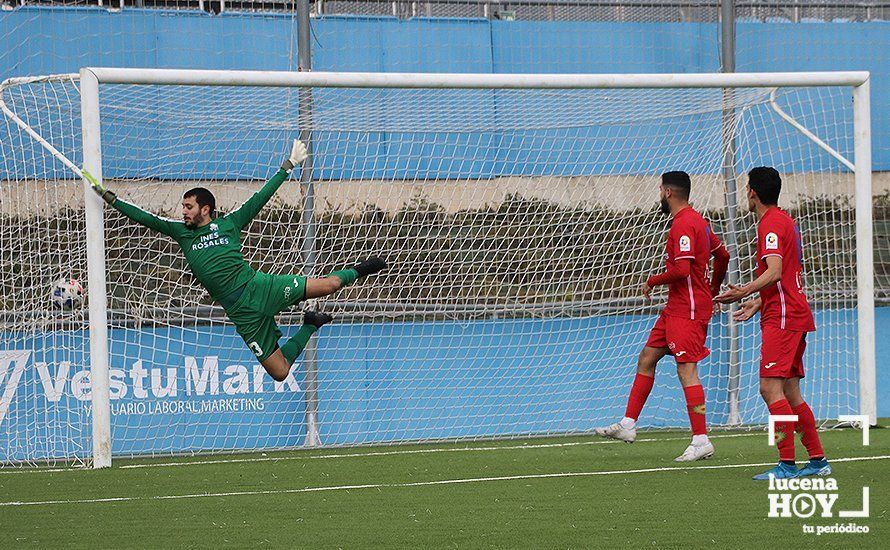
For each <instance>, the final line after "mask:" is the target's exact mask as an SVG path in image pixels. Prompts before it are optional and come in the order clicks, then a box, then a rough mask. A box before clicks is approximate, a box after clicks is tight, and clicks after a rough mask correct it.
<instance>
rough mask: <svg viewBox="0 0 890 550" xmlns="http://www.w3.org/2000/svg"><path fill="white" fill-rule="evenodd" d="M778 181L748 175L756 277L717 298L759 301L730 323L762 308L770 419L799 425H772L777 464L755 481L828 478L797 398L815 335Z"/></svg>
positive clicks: (807, 413)
mask: <svg viewBox="0 0 890 550" xmlns="http://www.w3.org/2000/svg"><path fill="white" fill-rule="evenodd" d="M781 190H782V179H781V178H780V177H779V173H778V172H777V171H776V169H775V168H769V167H765V166H761V167H758V168H754V169H753V170H751V171H750V172H749V173H748V208H750V209H751V211H752V212H756V213H757V218H758V219H759V220H760V222H759V223H758V224H757V278H756V279H754V281H753V282H751V283H748V284H747V285H744V286H734V285H730V288H729V290H727V291H726V292H724V293H723V294H721V295H720V296H718V297H717V298H715V300H716V301H717V302H720V303H724V304H730V303H733V302H738V301H739V300H742V299H744V298H746V297H748V296H750V295H751V294H754V293H755V292H759V293H760V297H759V298H756V299H754V300H750V301H748V302H745V303H743V304H742V305H741V307H740V308H739V310H738V311H737V312H736V313H735V319H736V320H738V321H746V320H748V319H750V318H751V317H753V316H754V314H755V313H757V311H758V310H759V311H760V329H761V335H762V343H761V348H760V395H761V396H763V400H764V401H766V405H767V407H768V408H769V413H770V414H771V415H797V422H796V423H794V422H777V423H776V446H777V447H778V448H779V460H780V462H779V464H778V465H777V466H776V467H775V468H772V469H771V470H769V471H767V472H764V473H762V474H758V475H756V476H754V479H761V480H764V479H769V478H770V476H774V477H777V478H788V477H799V476H808V475H828V474H830V473H831V466H829V465H828V461H827V460H825V453H824V452H823V451H822V443H821V442H820V441H819V434H818V432H817V431H816V420H815V418H814V416H813V411H812V410H810V407H809V405H807V403H806V401H804V399H803V396H801V394H800V379H801V378H803V377H804V370H803V354H804V350H805V349H806V347H807V333H808V332H813V331H815V330H816V324H815V322H814V321H813V312H812V311H811V310H810V305H809V304H808V303H807V297H806V294H804V290H803V279H802V276H801V272H802V271H803V247H802V244H801V238H800V230H799V229H798V228H797V224H795V223H794V220H793V219H792V218H791V216H789V215H788V214H787V213H785V211H783V210H782V209H781V208H779V207H778V203H779V193H780V192H781ZM795 428H796V429H797V431H798V432H800V433H801V439H802V441H803V444H804V446H805V447H806V448H807V452H808V453H809V455H810V461H809V462H808V463H807V465H806V466H805V467H804V468H802V469H801V470H798V469H797V466H796V465H795V463H794V431H795Z"/></svg>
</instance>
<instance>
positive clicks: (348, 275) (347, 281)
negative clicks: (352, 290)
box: [328, 267, 358, 286]
mask: <svg viewBox="0 0 890 550" xmlns="http://www.w3.org/2000/svg"><path fill="white" fill-rule="evenodd" d="M328 277H336V278H338V279H340V282H341V283H343V286H346V285H351V284H352V283H354V282H355V280H356V279H358V271H356V270H355V269H354V268H352V267H350V268H349V269H341V270H340V271H335V272H333V273H331V274H330V275H328Z"/></svg>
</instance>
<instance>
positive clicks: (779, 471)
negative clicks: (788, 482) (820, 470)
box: [754, 462, 798, 481]
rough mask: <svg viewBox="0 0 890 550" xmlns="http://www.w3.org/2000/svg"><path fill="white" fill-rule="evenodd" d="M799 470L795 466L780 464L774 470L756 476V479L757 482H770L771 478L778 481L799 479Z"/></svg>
mask: <svg viewBox="0 0 890 550" xmlns="http://www.w3.org/2000/svg"><path fill="white" fill-rule="evenodd" d="M797 474H798V470H797V466H795V465H794V464H785V463H784V462H779V463H778V464H777V465H776V466H775V467H774V468H772V469H770V470H767V471H765V472H763V473H762V474H757V475H756V476H754V479H756V480H757V481H768V480H769V478H770V477H774V478H776V479H789V478H792V477H797Z"/></svg>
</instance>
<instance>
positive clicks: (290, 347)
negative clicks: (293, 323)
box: [281, 325, 318, 365]
mask: <svg viewBox="0 0 890 550" xmlns="http://www.w3.org/2000/svg"><path fill="white" fill-rule="evenodd" d="M316 330H318V327H316V326H315V325H303V326H301V327H300V330H298V331H297V333H296V334H295V335H294V336H293V337H292V338H291V339H290V340H288V341H287V342H285V343H284V345H283V346H281V353H283V354H284V358H285V359H287V362H288V363H290V364H291V365H293V364H294V361H296V359H297V357H299V356H300V354H301V353H303V348H305V347H306V344H307V343H309V338H310V337H311V336H312V335H313V334H314V333H315V331H316Z"/></svg>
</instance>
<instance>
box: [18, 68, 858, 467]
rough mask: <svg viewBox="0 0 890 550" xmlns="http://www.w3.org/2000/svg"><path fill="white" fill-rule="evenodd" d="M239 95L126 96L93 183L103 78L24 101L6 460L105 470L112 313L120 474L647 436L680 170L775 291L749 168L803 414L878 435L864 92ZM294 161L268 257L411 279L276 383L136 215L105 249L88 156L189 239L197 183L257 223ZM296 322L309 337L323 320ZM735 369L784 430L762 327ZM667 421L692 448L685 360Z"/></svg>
mask: <svg viewBox="0 0 890 550" xmlns="http://www.w3.org/2000/svg"><path fill="white" fill-rule="evenodd" d="M147 73H152V74H154V71H147ZM159 73H161V74H163V72H159ZM178 73H188V71H179V72H178ZM216 74H218V79H217V80H215V81H213V82H212V84H213V85H174V84H113V83H103V82H101V78H100V84H99V110H98V115H99V116H98V123H99V127H100V128H101V157H97V158H92V159H89V158H88V159H84V157H83V151H84V149H86V150H90V146H89V144H88V146H87V147H86V148H85V147H84V144H83V142H82V121H81V94H80V87H81V85H82V84H83V83H81V82H79V80H78V77H77V75H69V76H64V77H53V78H45V79H40V80H34V79H32V80H27V81H13V82H7V83H6V84H5V85H4V88H3V90H2V100H3V103H4V106H5V107H4V112H5V113H6V117H5V122H4V124H5V127H4V128H3V130H4V138H3V142H2V162H3V164H2V167H0V169H2V170H3V172H4V174H3V177H2V181H0V186H2V188H0V288H2V298H0V300H2V302H0V304H2V312H0V315H2V317H0V319H2V323H3V324H2V327H0V332H2V335H3V338H2V345H0V388H2V389H0V398H2V401H0V462H3V463H30V462H38V461H54V460H66V461H71V460H75V461H86V462H88V461H89V460H90V457H91V456H92V454H93V452H94V449H93V443H92V437H93V432H92V422H93V420H92V418H93V412H94V411H93V409H92V408H93V405H94V402H95V401H94V399H93V392H92V384H91V376H90V367H91V365H94V364H95V361H96V359H95V350H94V351H93V358H92V359H91V351H90V333H89V330H88V329H89V328H90V324H89V321H90V315H89V311H88V306H89V307H92V308H94V310H95V311H101V310H102V309H103V308H101V307H96V306H97V305H100V304H101V305H104V306H105V307H104V309H105V312H103V313H104V314H105V315H107V350H108V359H107V368H108V380H109V396H110V400H109V402H108V403H107V404H105V405H102V404H100V405H99V406H101V407H106V406H107V407H108V411H109V412H110V418H111V428H110V429H111V434H110V435H111V442H112V447H111V448H112V452H113V454H114V455H115V456H128V455H153V456H156V455H166V454H177V453H192V452H230V451H244V450H257V449H281V448H291V447H298V446H302V445H304V444H305V443H307V442H308V443H309V444H319V443H320V444H322V445H359V444H374V443H393V442H407V441H433V440H450V439H477V438H493V437H518V436H530V435H557V434H572V433H587V432H590V431H591V430H592V429H593V428H594V427H595V426H598V425H602V424H605V423H609V422H612V421H614V420H615V419H616V418H620V417H621V415H622V413H623V410H624V405H625V403H626V398H627V393H628V390H629V387H630V383H631V381H632V379H633V376H634V373H635V368H636V358H637V355H638V353H639V351H640V349H641V347H642V346H643V345H644V344H645V342H646V338H647V335H648V331H649V329H650V328H651V326H652V324H653V322H654V319H655V316H656V315H657V313H658V310H659V309H660V307H662V306H663V304H664V298H665V294H664V292H663V289H659V291H658V292H657V294H656V296H655V299H654V301H653V302H647V301H646V300H644V299H643V298H642V297H641V295H640V284H641V282H642V281H643V280H644V279H645V278H646V277H647V276H648V275H651V274H653V273H655V272H658V271H659V270H662V269H663V257H664V241H665V237H666V234H667V230H668V227H669V223H670V220H669V218H668V217H667V216H664V215H662V214H660V213H659V212H658V209H657V201H658V184H659V177H658V176H659V175H660V174H661V173H662V172H665V171H668V170H685V171H687V172H688V173H690V174H691V175H692V182H693V184H692V185H693V187H692V197H691V201H692V203H693V205H694V206H695V207H696V208H697V209H698V210H699V211H700V212H702V213H703V214H705V215H706V217H707V218H708V219H709V220H710V221H711V224H712V227H713V228H714V230H715V231H716V232H717V234H718V235H719V236H720V237H721V238H722V239H723V240H724V242H726V243H728V244H729V246H730V250H731V253H732V254H733V257H734V258H735V259H737V263H734V264H732V268H733V269H732V270H731V273H730V277H733V280H735V281H738V280H741V281H749V280H751V279H752V276H753V270H754V254H755V230H756V219H755V217H754V216H753V214H751V213H749V212H748V210H747V201H746V198H745V192H744V190H745V177H744V173H745V172H746V171H747V170H749V169H750V168H752V167H754V166H759V165H771V166H775V167H776V168H777V169H778V170H779V172H780V173H781V174H782V177H783V191H782V196H781V205H782V206H783V207H784V208H785V209H787V210H788V211H789V212H790V213H791V214H792V215H793V216H794V217H795V218H796V220H797V222H798V224H799V225H800V229H801V233H802V237H803V243H804V272H805V280H804V284H805V287H806V288H807V290H808V295H809V298H810V302H811V304H812V305H813V307H814V310H815V315H816V322H817V326H818V331H817V332H816V333H815V334H813V335H811V336H810V337H809V339H808V347H807V354H806V358H805V362H806V365H807V378H806V379H805V381H804V393H805V395H807V397H808V400H809V401H810V403H811V405H812V407H813V409H814V411H815V413H816V415H817V417H819V418H820V419H823V420H830V419H834V418H836V417H837V416H838V415H839V414H856V413H859V412H860V410H863V409H865V410H867V403H863V402H862V400H861V388H860V382H861V381H863V378H862V375H861V374H860V372H861V371H860V363H861V362H862V361H860V359H862V358H861V357H860V337H861V331H863V330H865V331H868V330H873V328H871V329H869V327H867V326H866V327H862V326H861V325H860V324H859V320H861V319H862V318H861V317H858V316H859V315H860V314H861V309H862V308H861V307H859V306H860V305H861V304H862V302H861V300H862V299H863V298H862V296H863V294H862V293H863V285H862V281H859V282H857V273H861V270H863V269H866V268H867V267H869V266H870V263H869V266H863V265H862V262H860V264H859V266H858V269H859V270H860V271H859V272H857V225H856V218H857V213H856V196H857V193H856V181H855V180H856V178H855V177H854V171H853V169H852V167H853V164H852V163H853V159H854V148H855V145H856V144H855V139H854V138H855V135H854V109H853V107H852V103H851V101H850V98H851V87H850V86H849V85H839V84H837V82H840V81H839V80H837V81H831V80H827V81H825V82H823V84H833V85H810V86H808V87H794V86H785V87H783V86H781V85H779V84H776V85H770V84H769V82H770V81H769V79H767V78H765V79H763V81H762V82H761V85H760V87H730V85H728V84H722V85H721V84H720V82H719V81H717V80H714V81H712V82H713V83H712V84H711V87H688V88H668V89H663V88H659V87H657V86H658V85H657V84H650V85H651V86H653V87H643V88H639V87H637V88H622V87H605V86H603V85H602V84H601V85H598V86H590V87H575V88H574V89H566V86H563V88H560V87H559V86H556V85H552V83H551V85H549V87H545V88H543V89H542V88H540V87H539V88H531V87H530V88H522V87H521V82H524V81H522V80H521V78H520V77H514V78H515V79H516V82H511V81H510V80H509V79H510V78H511V77H509V76H507V75H503V82H506V83H507V84H508V85H509V87H505V86H504V85H503V84H502V85H500V86H497V85H490V86H486V85H475V86H474V87H463V88H461V87H450V88H449V87H447V86H446V87H440V88H437V89H433V88H429V87H427V88H417V87H415V86H416V83H411V82H410V78H411V76H405V75H402V79H401V81H400V82H402V83H403V85H405V84H404V83H406V82H407V83H408V84H407V85H408V86H412V87H409V88H399V87H392V86H393V84H392V82H391V81H390V83H389V84H385V77H386V75H382V76H381V75H378V77H379V78H378V77H375V78H376V80H374V83H373V84H368V83H367V81H361V79H360V78H358V77H354V78H353V77H350V76H349V75H334V76H335V77H336V76H338V77H340V78H341V79H347V80H346V84H344V81H343V80H340V81H337V82H336V84H337V85H336V86H335V87H332V86H327V85H325V82H324V75H322V74H319V73H316V74H315V75H302V76H301V75H298V74H297V75H294V74H290V75H289V76H288V75H285V76H280V75H279V77H278V78H281V79H287V78H293V79H294V80H293V82H291V83H290V84H288V85H285V84H286V83H282V81H276V83H277V84H278V85H277V86H268V85H262V86H259V85H229V84H234V83H236V82H244V81H243V80H241V81H238V80H235V79H234V78H231V77H230V76H228V75H229V73H225V72H219V73H216ZM477 76H478V75H477ZM662 76H663V78H665V79H670V78H672V77H676V76H677V75H662ZM710 76H716V75H710ZM299 78H313V79H314V80H312V81H311V82H309V81H298V80H296V79H299ZM349 78H353V81H348V79H349ZM418 78H422V77H418ZM456 78H457V79H458V80H461V79H463V81H466V80H472V78H473V77H472V76H469V75H463V76H461V75H457V76H456ZM548 78H549V77H547V76H544V77H539V78H538V82H546V81H547V80H548ZM552 78H554V79H557V78H559V77H552ZM563 78H565V77H563ZM631 78H632V75H631ZM154 81H155V82H158V80H154ZM178 82H181V81H178ZM205 82H206V80H205ZM349 82H352V84H351V85H350V84H349ZM517 82H520V84H517ZM604 82H605V80H604ZM777 82H781V81H780V80H777ZM814 82H816V83H817V84H818V82H817V81H814ZM380 83H384V86H387V85H388V86H390V87H381V86H380V85H379V84H380ZM301 84H302V85H304V86H308V85H310V84H311V87H304V88H300V87H299V86H300V85H301ZM375 84H376V87H375ZM721 86H722V87H721ZM780 113H781V114H780ZM782 115H784V118H783V116H782ZM87 123H88V122H85V123H84V124H87ZM295 137H302V138H304V139H306V140H308V141H310V142H311V157H310V161H309V163H308V164H307V166H306V167H304V172H303V174H302V177H303V180H304V181H303V184H302V185H301V183H300V181H299V180H300V175H299V173H298V171H295V173H294V175H293V177H292V179H291V181H289V182H288V183H286V184H285V185H284V186H282V188H281V189H280V190H279V191H278V193H277V194H276V195H275V197H274V198H273V199H272V200H271V201H270V202H269V204H268V205H267V206H266V207H265V208H264V209H263V210H262V211H261V212H260V214H259V215H258V216H257V217H256V218H255V219H254V221H253V222H252V223H251V224H249V225H248V226H247V227H246V228H245V231H244V233H243V239H242V241H243V251H244V256H245V258H246V259H247V261H248V262H249V263H250V264H251V266H253V267H254V268H256V269H258V270H261V271H265V272H269V273H276V274H315V275H323V274H326V273H328V272H330V271H332V270H335V269H340V268H343V267H344V266H349V265H352V264H354V263H355V262H357V261H359V260H361V259H364V258H365V257H367V256H370V255H380V256H383V257H385V258H386V259H387V261H388V263H389V264H390V268H389V269H388V270H387V271H385V272H383V273H381V274H379V275H375V276H372V277H370V278H367V279H364V280H361V281H359V282H358V283H357V284H355V285H353V286H351V287H348V288H347V289H345V290H343V291H342V292H340V293H338V294H336V295H334V296H332V297H329V298H326V299H321V300H318V301H317V303H316V304H314V307H318V308H319V309H321V310H323V311H326V312H329V313H331V314H332V315H333V316H334V318H335V321H334V323H332V324H330V325H328V326H325V327H324V328H322V329H321V330H320V331H319V332H318V334H317V336H316V337H315V338H314V340H313V343H312V345H311V346H310V348H309V349H308V350H307V353H306V354H305V355H304V356H303V357H301V358H300V359H298V361H297V363H296V364H295V365H294V367H293V369H292V371H291V376H290V377H289V378H288V379H287V380H286V381H284V382H282V383H277V382H274V381H273V380H272V379H271V378H270V377H268V376H267V375H265V374H264V371H263V370H262V367H261V366H259V365H258V364H257V363H256V361H255V360H254V357H253V355H252V353H251V352H250V351H249V350H248V349H247V347H246V346H245V345H244V343H243V342H242V341H241V339H240V338H239V337H238V335H237V333H236V332H235V328H234V326H233V325H232V324H231V323H230V322H228V320H227V319H226V317H225V315H224V312H223V310H222V309H221V308H220V307H219V306H218V305H216V304H214V303H213V302H212V301H211V300H210V298H209V297H208V295H207V294H206V292H205V291H204V290H203V289H202V288H201V287H200V285H198V284H197V283H196V282H195V280H194V279H193V277H192V276H191V274H190V272H189V270H188V267H187V265H186V264H185V262H184V258H183V256H182V254H181V252H180V251H179V248H178V245H177V244H176V243H174V242H173V241H172V240H171V239H169V238H167V237H165V236H163V235H160V234H157V233H153V232H152V231H150V230H148V229H146V228H143V227H141V226H138V225H136V224H135V223H134V222H132V221H130V220H128V219H126V218H124V217H122V216H121V215H120V214H118V212H117V211H115V210H113V209H111V208H105V209H104V219H100V220H99V225H98V230H97V226H95V225H93V226H90V227H88V225H87V220H86V216H85V213H84V204H85V198H86V200H87V201H93V200H95V197H94V196H93V195H92V194H91V193H86V194H85V192H84V186H83V184H82V182H81V180H80V179H79V177H78V176H77V174H76V173H75V171H72V170H71V169H70V167H68V166H66V162H65V161H68V163H70V165H72V166H74V167H79V166H81V165H82V164H83V163H84V162H86V163H87V166H89V165H90V164H89V163H90V162H93V163H100V164H101V173H102V175H103V178H104V181H105V183H106V185H108V186H109V188H110V189H112V190H114V191H115V192H116V193H117V194H118V196H119V197H120V198H122V199H124V200H126V201H128V202H132V203H134V204H136V205H138V206H140V207H142V208H143V209H145V210H148V211H151V212H154V213H157V214H159V215H163V216H167V217H171V218H179V217H180V213H179V210H180V206H179V203H180V201H181V198H182V193H183V192H184V191H185V190H187V189H190V188H193V187H206V188H208V189H210V190H211V191H212V192H213V193H214V194H215V196H216V198H217V204H218V207H219V209H220V210H221V211H222V213H225V212H227V211H231V210H233V209H234V208H236V207H237V206H238V205H239V204H241V203H242V202H244V201H245V200H246V199H247V198H248V197H249V196H250V195H251V194H252V193H253V192H255V191H256V190H258V189H259V187H260V185H261V184H262V183H263V182H264V181H265V180H266V179H267V178H269V177H270V176H271V175H272V174H273V173H274V172H275V171H276V170H277V167H278V165H279V164H280V163H281V161H282V160H283V159H284V157H285V155H286V152H287V150H288V147H289V143H290V141H291V140H292V139H293V138H295ZM38 138H40V140H38ZM861 139H867V135H863V136H861ZM51 149H54V150H55V151H52V150H51ZM860 183H861V182H860ZM734 188H736V189H737V191H736V192H734V193H733V191H732V190H733V189H734ZM728 199H729V202H730V203H731V204H732V203H738V204H739V207H738V209H735V208H732V207H730V208H728V207H727V200H728ZM103 227H104V235H103V233H102V231H101V230H102V228H103ZM860 231H861V228H860ZM860 236H861V233H860ZM89 246H101V247H102V250H103V253H102V256H101V258H102V262H101V263H100V264H96V263H95V262H93V263H92V264H88V261H87V249H88V247H89ZM862 246H866V245H865V244H863V243H862V242H861V241H860V242H859V247H860V248H861V247H862ZM867 246H868V250H869V251H870V242H869V243H868V244H867ZM860 252H861V251H860ZM868 254H869V255H868V256H867V257H868V258H869V262H870V261H871V260H870V252H868ZM97 265H98V267H97ZM99 268H101V270H102V272H101V273H96V272H95V270H97V269H99ZM90 269H92V270H94V273H93V276H99V277H100V278H104V282H105V287H106V295H105V296H102V295H101V293H98V294H97V293H96V292H94V291H93V290H94V289H91V288H87V301H86V303H85V304H84V305H83V306H82V307H78V308H75V309H60V308H58V307H54V306H53V304H52V302H51V301H50V288H51V286H52V284H53V282H54V281H56V280H58V279H60V278H75V279H78V280H79V281H81V283H82V284H84V285H85V286H86V285H87V281H88V278H89V271H90ZM867 274H868V273H866V275H867ZM866 305H867V306H868V307H870V302H869V303H867V304H866ZM278 319H279V324H280V325H281V327H282V330H283V332H284V334H285V337H288V336H289V335H292V334H293V333H294V332H295V331H296V329H297V326H298V325H299V324H300V322H301V312H300V310H299V308H295V309H294V310H293V311H290V312H284V313H282V314H281V315H280V316H279V318H278ZM94 321H95V320H94ZM93 329H94V333H93V334H94V335H95V334H97V333H96V332H95V330H96V326H95V325H94V327H93ZM708 345H709V347H710V349H711V355H710V357H708V358H707V359H706V360H705V361H704V362H702V363H701V364H700V366H699V369H700V374H701V377H702V380H703V384H704V387H705V393H706V396H707V402H708V421H709V423H710V424H711V425H712V426H735V425H752V424H762V423H764V422H765V419H766V414H767V410H766V407H764V406H763V404H762V401H761V398H760V396H759V394H758V389H757V388H758V385H757V358H758V352H759V325H758V323H757V321H756V320H751V321H749V322H747V323H743V324H738V325H736V324H735V323H733V322H732V321H731V316H730V312H729V310H726V309H724V310H723V311H715V314H714V317H713V319H712V321H711V325H710V333H709V344H708ZM871 353H872V354H873V351H872V352H871ZM866 355H867V354H866ZM864 360H865V362H866V363H867V362H868V357H865V358H864ZM871 361H872V364H873V355H872V357H871ZM99 372H101V371H99ZM866 386H867V379H866ZM872 391H873V390H872ZM866 394H867V391H866ZM640 423H641V425H643V426H649V427H671V426H678V427H683V426H685V425H686V423H687V420H686V412H685V404H684V401H683V393H682V390H681V388H680V386H679V383H678V381H677V379H676V374H675V371H674V365H673V362H672V361H671V360H670V358H666V359H665V360H663V361H662V363H661V365H660V366H659V373H658V375H657V378H656V387H655V389H654V391H653V393H652V395H651V397H650V398H649V401H648V402H647V404H646V407H645V409H644V411H643V415H642V417H641V419H640Z"/></svg>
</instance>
